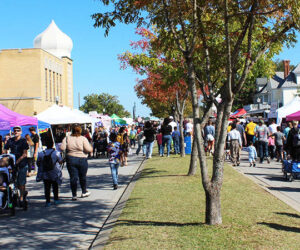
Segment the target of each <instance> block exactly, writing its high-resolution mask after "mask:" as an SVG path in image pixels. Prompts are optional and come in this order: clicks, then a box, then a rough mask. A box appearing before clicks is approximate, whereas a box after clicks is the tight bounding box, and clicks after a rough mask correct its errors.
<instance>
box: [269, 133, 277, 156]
mask: <svg viewBox="0 0 300 250" xmlns="http://www.w3.org/2000/svg"><path fill="white" fill-rule="evenodd" d="M268 150H269V156H270V158H271V160H274V158H275V140H274V137H273V136H272V135H270V136H269V138H268Z"/></svg>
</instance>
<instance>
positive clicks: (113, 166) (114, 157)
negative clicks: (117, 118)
mask: <svg viewBox="0 0 300 250" xmlns="http://www.w3.org/2000/svg"><path fill="white" fill-rule="evenodd" d="M109 140H110V142H109V144H108V147H107V152H108V155H109V159H108V162H109V166H110V171H111V176H112V180H113V189H118V169H119V166H120V149H121V144H120V143H119V142H118V141H117V135H116V134H115V133H111V134H110V136H109Z"/></svg>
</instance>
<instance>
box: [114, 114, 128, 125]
mask: <svg viewBox="0 0 300 250" xmlns="http://www.w3.org/2000/svg"><path fill="white" fill-rule="evenodd" d="M111 118H112V119H113V121H114V123H115V125H126V124H127V122H126V121H125V120H124V119H122V118H120V117H119V116H117V115H116V114H113V115H112V116H111Z"/></svg>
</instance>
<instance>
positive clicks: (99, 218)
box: [0, 155, 144, 249]
mask: <svg viewBox="0 0 300 250" xmlns="http://www.w3.org/2000/svg"><path fill="white" fill-rule="evenodd" d="M143 159H144V157H141V156H140V157H137V156H136V155H134V156H130V157H129V161H128V166H126V167H120V168H119V189H118V190H113V189H112V180H111V174H110V168H109V166H108V160H107V159H96V160H94V159H92V160H89V171H88V178H87V182H88V190H89V191H90V192H91V196H90V197H87V198H84V199H81V198H79V199H78V200H77V201H72V200H71V197H72V195H71V192H70V188H69V175H68V173H67V170H66V168H64V170H63V176H64V181H63V184H62V186H61V187H60V198H61V200H62V203H61V204H60V205H58V206H54V205H53V206H51V207H49V208H45V207H44V205H45V200H44V190H43V183H40V182H39V183H37V182H36V181H35V177H30V178H28V182H27V184H28V185H27V189H28V191H29V195H28V197H29V207H28V211H23V210H21V209H17V210H16V216H14V217H10V216H9V214H3V213H1V214H0V221H1V223H0V230H1V248H3V249H24V248H30V249H53V248H55V249H57V248H59V249H75V248H76V249H88V248H89V246H90V244H91V243H92V241H93V240H94V239H95V237H96V236H97V234H98V232H99V230H100V228H101V227H102V225H103V223H104V221H105V220H106V219H107V217H108V215H109V214H110V213H111V210H112V209H113V207H114V206H115V205H116V203H117V202H118V200H119V199H120V197H121V196H122V194H123V192H124V190H125V188H126V187H127V185H128V184H129V183H130V181H131V179H132V176H133V175H134V174H135V173H136V171H137V169H138V168H139V166H140V165H141V163H142V161H143ZM77 195H78V196H79V197H80V195H81V190H80V187H79V189H78V194H77Z"/></svg>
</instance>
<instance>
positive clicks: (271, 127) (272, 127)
mask: <svg viewBox="0 0 300 250" xmlns="http://www.w3.org/2000/svg"><path fill="white" fill-rule="evenodd" d="M277 127H278V125H277V124H276V122H275V120H272V123H271V124H270V125H269V132H270V135H272V134H274V133H276V132H277Z"/></svg>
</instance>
